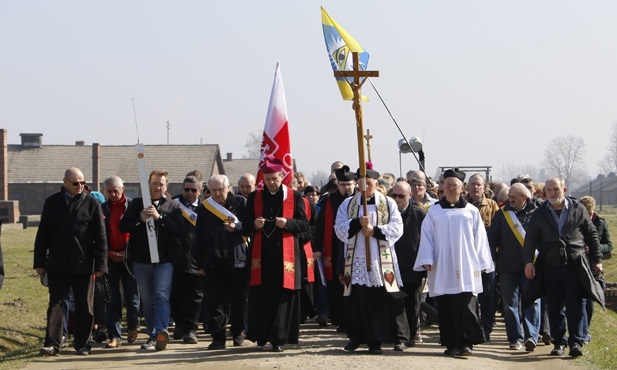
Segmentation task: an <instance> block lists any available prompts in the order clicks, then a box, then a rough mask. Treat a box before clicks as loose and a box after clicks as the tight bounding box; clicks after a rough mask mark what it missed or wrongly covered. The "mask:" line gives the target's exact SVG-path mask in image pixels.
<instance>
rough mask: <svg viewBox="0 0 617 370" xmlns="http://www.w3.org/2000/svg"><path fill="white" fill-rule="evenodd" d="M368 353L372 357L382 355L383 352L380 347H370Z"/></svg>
mask: <svg viewBox="0 0 617 370" xmlns="http://www.w3.org/2000/svg"><path fill="white" fill-rule="evenodd" d="M368 353H370V354H371V355H381V354H382V353H383V351H382V350H381V347H380V346H370V347H368Z"/></svg>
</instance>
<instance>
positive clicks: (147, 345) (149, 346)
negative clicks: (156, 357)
mask: <svg viewBox="0 0 617 370" xmlns="http://www.w3.org/2000/svg"><path fill="white" fill-rule="evenodd" d="M155 345H156V339H154V338H150V339H148V340H147V341H146V343H144V344H142V345H141V349H147V350H152V349H154V347H155Z"/></svg>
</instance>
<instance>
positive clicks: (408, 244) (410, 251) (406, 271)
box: [394, 203, 426, 285]
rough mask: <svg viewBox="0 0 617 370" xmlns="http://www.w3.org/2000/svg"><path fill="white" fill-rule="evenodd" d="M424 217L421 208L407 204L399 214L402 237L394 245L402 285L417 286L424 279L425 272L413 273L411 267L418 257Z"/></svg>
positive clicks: (424, 213)
mask: <svg viewBox="0 0 617 370" xmlns="http://www.w3.org/2000/svg"><path fill="white" fill-rule="evenodd" d="M425 216H426V211H425V210H424V208H422V207H418V206H416V205H414V204H411V203H410V204H409V205H408V206H407V208H406V209H405V210H404V211H403V212H402V213H401V217H402V218H403V235H402V236H401V237H400V239H399V240H397V242H396V243H395V244H394V248H395V250H396V257H397V258H398V266H399V269H400V271H401V278H402V279H403V285H405V284H408V283H415V284H418V283H420V282H421V281H422V278H424V277H426V271H421V272H418V271H414V270H413V266H414V264H415V263H416V257H417V256H418V248H420V227H421V226H422V221H424V217H425Z"/></svg>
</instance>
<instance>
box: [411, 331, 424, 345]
mask: <svg viewBox="0 0 617 370" xmlns="http://www.w3.org/2000/svg"><path fill="white" fill-rule="evenodd" d="M413 342H414V344H421V343H424V340H423V339H422V334H420V333H417V334H416V336H415V337H414V338H413Z"/></svg>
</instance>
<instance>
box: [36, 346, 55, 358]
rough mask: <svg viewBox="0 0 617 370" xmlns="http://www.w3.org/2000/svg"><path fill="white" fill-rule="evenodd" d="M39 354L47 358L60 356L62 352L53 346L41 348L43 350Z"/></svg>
mask: <svg viewBox="0 0 617 370" xmlns="http://www.w3.org/2000/svg"><path fill="white" fill-rule="evenodd" d="M39 353H40V354H42V355H45V356H58V355H59V354H60V350H58V349H57V348H55V347H52V346H49V347H41V349H39Z"/></svg>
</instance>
